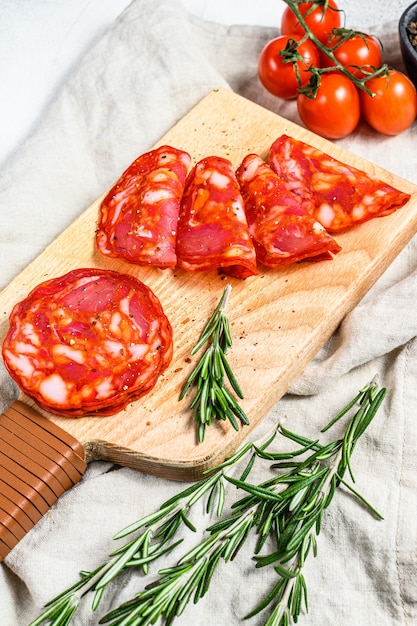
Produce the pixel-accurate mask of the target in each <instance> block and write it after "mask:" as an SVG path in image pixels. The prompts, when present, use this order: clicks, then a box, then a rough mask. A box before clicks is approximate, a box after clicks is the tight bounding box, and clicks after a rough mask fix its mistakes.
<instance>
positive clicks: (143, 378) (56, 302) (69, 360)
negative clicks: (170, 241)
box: [2, 268, 173, 417]
mask: <svg viewBox="0 0 417 626" xmlns="http://www.w3.org/2000/svg"><path fill="white" fill-rule="evenodd" d="M172 351H173V343H172V329H171V325H170V322H169V320H168V318H167V317H166V315H165V313H164V311H163V309H162V306H161V303H160V302H159V300H158V298H157V297H156V296H155V294H154V293H153V292H152V291H151V289H149V287H147V286H146V285H145V284H144V283H142V282H141V281H139V280H138V279H136V278H135V277H133V276H131V275H127V274H121V273H118V272H113V271H109V270H99V269H93V268H82V269H75V270H73V271H71V272H69V273H67V274H65V275H64V276H61V277H58V278H53V279H50V280H47V281H45V282H43V283H41V284H40V285H38V286H37V287H35V289H33V290H32V291H31V292H30V293H29V295H28V296H27V297H26V298H25V299H24V300H22V301H21V302H19V303H17V304H16V305H15V306H14V308H13V310H12V312H11V315H10V326H9V329H8V332H7V335H6V337H5V339H4V342H3V347H2V354H3V359H4V362H5V365H6V368H7V370H8V371H9V373H10V375H11V377H12V378H13V379H14V380H15V382H16V383H17V384H18V386H19V387H20V388H21V390H22V391H23V392H24V393H26V394H27V395H28V396H29V397H30V398H32V399H33V400H35V402H37V403H38V405H39V406H40V407H42V408H43V409H45V410H46V411H48V412H51V413H55V414H57V415H62V416H64V417H82V416H85V415H110V414H114V413H116V412H118V411H120V410H121V409H123V408H124V407H125V406H126V405H127V404H128V403H130V402H132V401H134V400H137V399H138V398H140V397H141V396H143V395H144V394H145V393H147V392H149V391H150V390H151V389H152V388H153V387H154V385H155V384H156V382H157V380H158V378H159V376H160V375H161V374H162V373H163V372H164V371H165V369H166V368H167V367H168V365H169V363H170V361H171V358H172Z"/></svg>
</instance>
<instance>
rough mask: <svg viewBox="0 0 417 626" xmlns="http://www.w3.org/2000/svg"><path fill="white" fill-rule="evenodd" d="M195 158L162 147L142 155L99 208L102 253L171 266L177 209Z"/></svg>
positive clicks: (172, 262) (97, 239)
mask: <svg viewBox="0 0 417 626" xmlns="http://www.w3.org/2000/svg"><path fill="white" fill-rule="evenodd" d="M190 163H191V157H190V155H189V154H188V153H187V152H184V151H183V150H178V149H176V148H172V147H171V146H161V147H160V148H157V149H155V150H151V151H150V152H146V153H145V154H142V155H141V156H140V157H138V158H137V159H136V160H135V161H134V162H133V163H132V164H131V165H130V166H129V167H128V168H127V170H126V171H125V172H124V173H123V174H122V176H121V177H120V178H119V180H118V181H117V183H116V184H115V185H114V187H113V188H112V189H111V190H110V191H109V193H108V194H107V196H106V197H105V198H104V200H103V202H102V203H101V206H100V212H99V219H98V230H97V233H96V243H97V247H98V249H99V250H100V252H101V253H102V254H104V255H107V256H111V257H120V258H122V259H124V260H125V261H128V262H129V263H135V264H137V265H152V266H155V267H160V268H167V267H170V268H173V267H175V265H176V262H177V257H176V252H175V241H176V234H177V225H178V213H179V208H180V202H181V197H182V193H183V190H184V183H185V179H186V176H187V172H188V169H189V167H190Z"/></svg>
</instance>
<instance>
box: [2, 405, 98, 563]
mask: <svg viewBox="0 0 417 626" xmlns="http://www.w3.org/2000/svg"><path fill="white" fill-rule="evenodd" d="M86 468H87V463H86V461H85V455H84V447H83V445H82V444H81V443H80V442H79V441H77V440H76V439H74V437H72V436H71V435H69V434H68V433H66V432H65V431H64V430H62V428H60V427H59V426H57V425H56V424H55V423H54V422H52V421H51V420H48V419H47V418H45V417H42V416H41V415H39V413H37V412H36V411H34V410H33V409H32V408H30V407H29V406H27V405H26V404H23V403H22V402H19V401H17V402H15V403H14V404H12V406H11V407H9V408H8V409H6V411H5V412H4V413H3V414H0V562H1V561H2V560H3V559H4V557H5V556H7V554H8V553H9V552H10V551H11V550H12V549H13V548H14V547H15V545H16V544H17V543H18V542H19V541H20V540H21V539H22V538H23V537H24V536H25V534H26V533H27V532H28V531H29V530H31V528H33V526H34V525H35V524H36V523H37V522H38V521H39V520H40V518H41V517H42V516H43V515H44V514H45V513H46V512H47V511H48V510H49V508H50V507H51V506H52V505H53V504H54V503H55V502H56V501H57V500H58V498H59V497H60V496H61V495H62V494H63V493H64V492H65V491H67V490H68V489H70V488H71V487H72V486H73V485H75V484H76V483H78V481H79V480H80V479H81V477H82V475H83V474H84V472H85V470H86Z"/></svg>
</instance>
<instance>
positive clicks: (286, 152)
mask: <svg viewBox="0 0 417 626" xmlns="http://www.w3.org/2000/svg"><path fill="white" fill-rule="evenodd" d="M269 165H270V166H271V167H272V169H273V170H274V171H275V172H276V173H277V174H278V175H279V176H281V177H282V178H283V179H284V180H285V181H286V182H287V184H288V185H289V189H291V191H292V193H294V194H296V195H297V196H298V197H299V198H301V199H302V200H303V202H304V203H305V206H307V205H310V208H309V211H310V213H311V214H312V215H313V216H314V217H315V218H316V220H318V221H319V222H320V223H321V224H322V225H323V226H324V227H325V228H326V230H328V231H329V232H333V233H335V232H340V231H343V230H346V229H348V228H351V227H352V226H355V225H356V224H360V223H361V222H366V221H368V220H370V219H372V218H374V217H383V216H385V215H389V214H390V213H392V212H393V211H396V210H397V209H399V208H400V207H402V206H403V205H404V204H405V203H406V202H408V200H409V198H410V195H409V194H406V193H403V192H402V191H399V190H398V189H395V188H394V187H391V186H390V185H388V184H387V183H385V182H384V181H381V180H379V179H377V178H375V177H373V176H371V175H370V174H367V173H365V172H363V171H361V170H358V169H357V168H355V167H352V166H350V165H346V164H345V163H341V162H340V161H338V160H336V159H334V158H333V157H331V156H329V155H328V154H326V153H324V152H322V151H321V150H318V149H317V148H314V147H312V146H309V145H308V144H306V143H304V142H302V141H298V140H297V139H293V138H292V137H288V136H287V135H282V136H281V137H279V138H278V139H277V140H276V141H275V142H274V143H273V144H272V146H271V148H270V152H269Z"/></svg>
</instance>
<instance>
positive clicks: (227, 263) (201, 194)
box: [177, 156, 258, 278]
mask: <svg viewBox="0 0 417 626" xmlns="http://www.w3.org/2000/svg"><path fill="white" fill-rule="evenodd" d="M177 257H178V265H179V266H180V267H182V268H183V269H185V270H188V271H191V272H195V271H203V270H204V271H210V270H215V269H220V268H221V269H222V271H223V272H224V273H226V274H229V275H231V276H235V277H237V278H248V277H249V276H254V275H255V274H257V273H258V272H257V267H256V255H255V249H254V245H253V242H252V240H251V238H250V236H249V230H248V224H247V221H246V215H245V211H244V207H243V199H242V196H241V193H240V189H239V185H238V182H237V180H236V175H235V172H234V169H233V166H232V164H231V163H230V161H228V160H227V159H224V158H222V157H217V156H211V157H207V158H205V159H202V160H201V161H199V162H198V163H197V164H196V165H195V166H194V168H193V169H192V170H191V172H190V173H189V175H188V177H187V180H186V183H185V189H184V195H183V198H182V202H181V209H180V216H179V222H178V235H177Z"/></svg>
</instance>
